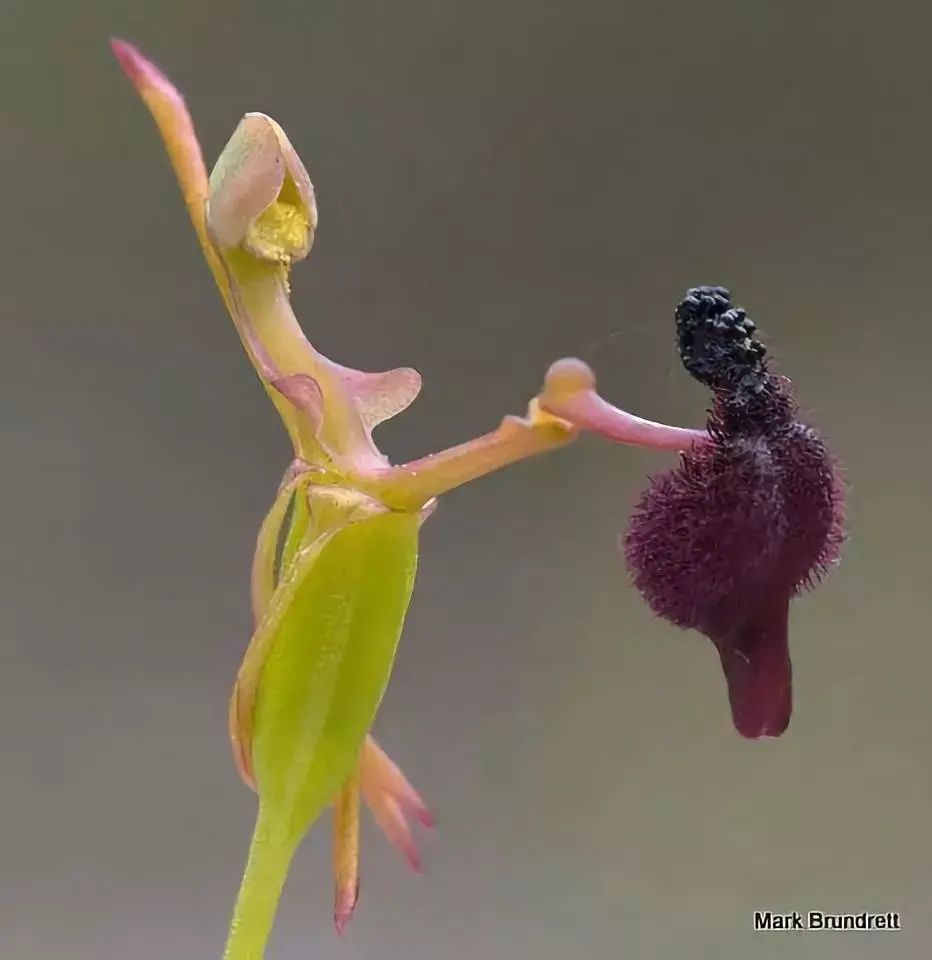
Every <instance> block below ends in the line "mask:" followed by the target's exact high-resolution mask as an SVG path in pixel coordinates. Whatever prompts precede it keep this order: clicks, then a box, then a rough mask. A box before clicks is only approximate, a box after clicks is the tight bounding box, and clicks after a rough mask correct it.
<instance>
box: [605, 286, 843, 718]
mask: <svg viewBox="0 0 932 960" xmlns="http://www.w3.org/2000/svg"><path fill="white" fill-rule="evenodd" d="M675 316H676V330H677V346H678V350H679V354H680V357H681V359H682V361H683V365H684V366H685V368H686V370H687V371H688V372H689V373H690V374H691V375H692V376H693V377H695V378H696V379H697V380H699V381H700V382H701V383H703V384H705V385H706V386H708V387H709V388H710V389H711V391H712V405H711V409H710V410H709V414H708V421H707V430H708V440H704V441H701V442H698V443H696V444H694V445H693V446H692V448H691V449H689V450H688V451H686V452H685V453H683V454H682V455H681V457H680V462H679V464H678V466H677V467H675V468H674V469H673V470H670V471H668V472H666V473H661V474H659V475H658V476H655V477H653V478H652V480H651V482H650V485H649V486H648V488H647V490H646V491H645V492H644V494H643V495H642V497H641V499H640V501H639V503H638V504H637V506H636V507H635V509H634V511H633V513H632V515H631V518H630V522H629V526H628V531H627V533H626V534H625V536H624V540H623V546H624V552H625V557H626V559H627V562H628V566H629V568H630V570H631V572H632V574H633V577H634V583H635V585H636V587H637V588H638V590H640V592H641V593H642V594H643V596H644V598H645V599H646V600H647V602H648V604H649V605H650V607H651V608H652V610H653V611H654V612H655V613H656V614H657V615H658V616H661V617H664V618H665V619H667V620H669V621H671V622H672V623H674V624H676V625H677V626H679V627H683V628H690V629H694V630H698V631H699V632H700V633H703V634H705V635H706V636H707V637H709V638H710V639H711V640H712V642H713V643H714V644H715V646H716V648H717V650H718V653H719V656H720V658H721V663H722V668H723V670H724V672H725V678H726V681H727V685H728V694H729V700H730V703H731V710H732V717H733V720H734V724H735V727H736V728H737V730H738V732H739V733H741V734H742V735H744V736H746V737H761V736H771V737H775V736H779V735H780V734H782V733H783V732H784V730H786V728H787V725H788V724H789V721H790V715H791V712H792V668H791V664H790V653H789V638H788V613H789V603H790V599H791V598H792V597H793V596H795V595H796V594H798V593H799V592H800V591H801V590H804V589H806V588H808V587H812V586H814V585H816V584H817V583H818V582H819V581H820V580H821V579H822V577H823V576H824V574H825V573H826V571H827V570H828V569H829V568H830V567H831V566H832V565H833V564H834V563H835V562H836V561H837V560H838V558H839V554H840V549H841V545H842V542H843V540H844V484H843V482H842V479H841V474H840V470H839V466H838V463H837V462H836V460H835V459H834V457H833V456H832V454H831V453H830V452H829V450H828V448H827V446H826V444H825V442H824V441H823V440H822V438H821V437H820V435H819V434H818V433H817V431H816V430H814V429H813V428H812V427H810V426H807V425H805V424H803V423H801V422H799V420H798V419H797V404H796V400H795V397H794V394H793V388H792V385H791V383H790V381H789V380H788V379H787V378H786V377H783V376H780V375H778V374H777V373H775V372H773V371H772V370H771V369H770V364H769V362H768V359H767V355H766V349H765V347H764V345H763V344H762V343H761V342H760V341H759V340H758V339H757V337H756V327H755V324H754V323H753V321H751V320H750V319H749V318H748V317H747V315H746V313H745V311H744V310H742V309H741V308H739V307H734V306H732V304H731V296H730V294H729V292H728V291H727V290H726V289H725V288H723V287H696V288H694V289H692V290H690V291H689V292H688V293H687V295H686V297H685V299H684V300H683V301H682V302H681V303H680V304H679V306H678V307H677V309H676V314H675Z"/></svg>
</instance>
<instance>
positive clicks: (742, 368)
mask: <svg viewBox="0 0 932 960" xmlns="http://www.w3.org/2000/svg"><path fill="white" fill-rule="evenodd" d="M756 332H757V327H756V326H755V324H754V321H753V320H751V319H750V317H748V315H747V314H746V313H745V311H744V310H743V309H742V308H741V307H733V306H732V305H731V294H730V293H729V292H728V290H726V289H725V287H693V288H692V289H691V290H689V291H687V293H686V296H685V298H684V299H683V300H681V301H680V304H679V306H678V307H677V308H676V340H677V346H678V348H679V352H680V357H681V358H682V361H683V366H685V367H686V369H687V370H688V371H689V373H690V374H692V376H694V377H695V378H696V379H697V380H698V381H699V382H700V383H704V384H705V385H706V386H709V387H712V388H713V389H716V390H727V391H731V392H736V393H745V394H752V395H753V394H755V393H759V392H760V391H761V390H762V389H763V386H764V383H765V381H766V363H765V360H764V357H765V354H766V350H765V348H764V345H763V344H762V343H761V342H760V340H757V339H756V338H755V336H754V335H755V333H756Z"/></svg>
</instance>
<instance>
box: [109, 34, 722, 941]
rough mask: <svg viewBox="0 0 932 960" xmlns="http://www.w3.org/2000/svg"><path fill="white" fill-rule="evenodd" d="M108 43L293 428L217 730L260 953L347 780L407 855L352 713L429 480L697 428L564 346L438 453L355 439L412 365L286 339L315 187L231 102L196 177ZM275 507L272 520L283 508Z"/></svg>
mask: <svg viewBox="0 0 932 960" xmlns="http://www.w3.org/2000/svg"><path fill="white" fill-rule="evenodd" d="M113 48H114V51H115V53H116V55H117V57H118V59H119V61H120V63H121V65H122V67H123V69H124V71H125V72H126V74H127V75H128V77H129V78H130V80H131V81H132V83H133V85H134V86H135V88H136V90H137V91H138V93H139V94H140V96H141V97H142V99H143V100H144V102H145V104H146V106H147V107H148V108H149V110H150V112H151V113H152V115H153V118H154V119H155V121H156V124H157V126H158V129H159V132H160V134H161V136H162V139H163V141H164V144H165V147H166V149H167V151H168V155H169V158H170V160H171V163H172V166H173V167H174V170H175V174H176V176H177V178H178V182H179V184H180V186H181V191H182V195H183V197H184V200H185V204H186V206H187V209H188V212H189V214H190V217H191V221H192V223H193V225H194V229H195V231H196V233H197V236H198V239H199V241H200V245H201V248H202V249H203V252H204V255H205V257H206V259H207V262H208V264H209V266H210V269H211V271H212V273H213V275H214V278H215V280H216V282H217V285H218V287H219V289H220V292H221V294H222V296H223V299H224V301H225V303H226V306H227V308H228V310H229V313H230V315H231V317H232V319H233V322H234V325H235V327H236V330H237V333H238V334H239V337H240V339H241V341H242V343H243V346H244V348H245V350H246V353H247V354H248V356H249V358H250V360H251V361H252V363H253V366H254V368H255V370H256V372H257V373H258V376H259V379H260V380H261V382H262V385H263V387H264V388H265V390H266V392H267V393H268V395H269V397H270V398H271V400H272V402H273V403H274V405H275V407H276V409H277V410H278V412H279V415H280V416H281V419H282V422H283V424H284V426H285V429H286V430H287V432H288V435H289V437H290V439H291V441H292V444H293V447H294V459H293V460H292V462H291V464H290V465H289V466H288V468H287V470H286V471H285V474H284V477H283V479H282V482H281V486H280V488H279V490H278V494H277V496H276V497H275V500H274V502H273V504H272V506H271V509H270V511H269V513H268V515H267V516H266V518H265V520H264V521H263V523H262V526H261V529H260V532H259V537H258V541H257V544H256V551H255V556H254V559H253V565H252V576H251V593H252V607H253V616H254V633H253V636H252V639H251V641H250V643H249V645H248V648H247V650H246V653H245V656H244V658H243V662H242V665H241V667H240V670H239V672H238V674H237V677H236V682H235V685H234V690H233V695H232V697H231V700H230V737H231V742H232V746H233V754H234V759H235V761H236V765H237V768H238V770H239V773H240V775H241V777H242V779H243V780H244V781H245V782H246V783H247V784H248V785H249V786H250V787H252V788H253V789H254V790H255V791H256V793H257V795H258V813H257V819H256V825H255V832H254V835H253V840H252V845H251V847H250V850H249V857H248V861H247V865H246V870H245V874H244V877H243V881H242V886H241V888H240V893H239V897H238V899H237V903H236V907H235V910H234V915H233V921H232V924H231V927H230V935H229V940H228V943H227V947H226V952H225V954H224V957H225V960H260V958H261V957H262V955H263V952H264V949H265V945H266V942H267V940H268V937H269V934H270V931H271V928H272V924H273V921H274V916H275V911H276V906H277V903H278V899H279V895H280V893H281V890H282V887H283V885H284V882H285V879H286V876H287V873H288V869H289V865H290V862H291V859H292V857H293V855H294V853H295V851H296V849H297V847H298V845H299V844H300V842H301V839H302V838H303V836H304V835H305V833H306V832H307V830H308V828H309V827H310V826H311V824H312V823H313V822H314V821H315V820H316V819H317V818H318V816H319V815H320V814H321V813H322V812H323V811H324V810H325V808H326V807H328V806H330V805H333V807H334V877H335V910H334V916H335V922H336V925H337V928H338V929H339V930H342V928H343V926H344V925H345V923H346V921H347V920H348V919H349V917H350V915H351V914H352V911H353V908H354V906H355V903H356V898H357V893H358V862H359V806H360V797H362V799H363V800H365V802H366V804H367V805H368V806H369V808H370V809H371V810H372V812H373V815H374V816H375V818H376V821H377V822H378V823H379V825H380V826H381V828H382V829H383V831H384V832H385V833H386V835H387V836H388V837H389V839H390V840H391V841H392V843H393V844H394V845H395V846H397V847H398V848H399V849H400V850H401V851H402V852H403V853H404V855H405V856H406V858H407V860H408V862H409V863H410V864H411V866H412V867H414V868H415V869H418V867H419V859H418V853H417V848H416V846H415V843H414V840H413V835H412V831H411V826H410V821H411V820H414V821H417V822H419V823H421V824H422V825H424V826H430V824H431V818H430V814H429V813H428V812H427V809H426V807H425V806H424V803H423V801H422V800H421V798H420V797H419V796H418V794H417V793H416V791H415V790H414V789H413V788H412V787H411V785H410V784H409V783H408V781H407V780H406V779H405V777H404V776H403V774H402V773H401V771H400V770H399V769H398V768H397V767H396V766H395V764H394V763H393V762H392V761H391V760H390V759H389V758H388V757H387V756H386V755H385V753H383V752H382V750H381V748H380V747H379V746H378V745H377V744H376V743H375V742H374V741H373V740H372V738H371V736H370V735H369V731H370V729H371V727H372V723H373V721H374V719H375V715H376V711H377V709H378V707H379V703H380V701H381V699H382V695H383V693H384V691H385V688H386V685H387V683H388V679H389V675H390V673H391V668H392V663H393V660H394V657H395V651H396V648H397V645H398V640H399V637H400V634H401V631H402V626H403V623H404V618H405V613H406V610H407V607H408V602H409V600H410V597H411V591H412V587H413V583H414V576H415V571H416V567H417V555H418V533H419V529H420V526H421V524H422V523H423V522H424V520H425V519H426V518H427V517H428V516H429V515H430V513H431V512H432V510H433V509H434V506H435V503H436V498H437V497H438V496H440V495H441V494H443V493H445V492H446V491H448V490H451V489H453V488H454V487H457V486H460V485H461V484H464V483H466V482H468V481H470V480H474V479H477V478H478V477H481V476H484V475H485V474H488V473H491V472H493V471H495V470H498V469H499V468H501V467H504V466H506V465H508V464H510V463H514V462H516V461H519V460H522V459H525V458H527V457H530V456H534V455H536V454H540V453H544V452H547V451H550V450H555V449H557V448H559V447H562V446H565V445H566V444H568V443H569V442H571V441H572V440H573V439H574V438H575V437H576V436H577V435H578V434H579V432H580V431H582V430H586V429H590V430H595V431H597V432H599V433H602V434H603V435H605V436H607V437H609V438H611V439H614V440H617V441H619V442H623V443H637V444H641V445H645V446H652V447H658V448H663V449H669V450H682V449H686V448H688V447H690V446H691V445H692V444H693V443H694V442H695V441H696V440H701V439H702V438H703V437H704V436H705V434H703V433H700V432H697V431H693V430H684V429H680V428H676V427H668V426H665V425H662V424H656V423H652V422H650V421H646V420H641V419H640V418H637V417H633V416H631V415H630V414H627V413H625V412H624V411H621V410H618V409H617V408H615V407H613V406H611V405H610V404H608V403H607V402H605V401H604V400H602V399H601V398H600V397H599V396H598V394H597V393H596V389H595V379H594V377H593V375H592V372H591V371H590V370H589V368H588V367H586V365H585V364H583V363H582V362H581V361H578V360H562V361H559V362H557V363H556V364H554V365H553V366H552V367H551V369H550V371H548V373H547V376H546V378H545V381H544V386H543V389H542V390H541V393H540V394H539V396H537V397H536V398H534V399H533V400H532V401H531V402H530V404H529V407H528V412H527V415H526V416H523V417H516V416H509V417H506V418H505V419H504V420H503V421H502V423H501V425H500V426H499V427H498V429H496V430H494V431H492V432H491V433H488V434H486V435H484V436H481V437H478V438H476V439H474V440H472V441H469V442H467V443H464V444H460V445H459V446H454V447H451V448H450V449H448V450H445V451H443V452H441V453H437V454H434V455H432V456H429V457H425V458H423V459H421V460H416V461H414V462H411V463H407V464H403V465H400V466H395V465H392V464H391V463H390V462H389V461H388V459H387V458H386V457H385V456H384V454H382V453H381V451H380V450H379V449H378V447H377V446H376V444H375V443H374V441H373V439H372V430H373V428H374V427H376V426H377V425H378V424H379V423H381V422H383V421H384V420H387V419H388V418H389V417H393V416H395V415H396V414H398V413H400V412H401V411H403V410H404V409H405V408H406V407H407V406H408V405H409V404H410V403H411V402H412V401H413V400H414V399H415V397H416V396H417V394H418V391H419V389H420V384H421V379H420V376H419V374H418V373H417V372H416V371H414V370H411V369H408V368H400V369H395V370H389V371H386V372H383V373H366V372H363V371H359V370H354V369H351V368H349V367H344V366H341V365H340V364H338V363H335V362H334V361H332V360H329V359H328V358H327V357H325V356H323V355H322V354H321V353H319V352H318V351H317V350H316V349H315V348H314V347H313V346H312V344H311V343H310V342H309V341H308V340H307V339H306V337H305V336H304V333H303V332H302V330H301V327H300V326H299V324H298V322H297V320H296V318H295V315H294V313H293V312H292V308H291V303H290V300H289V283H288V278H289V272H290V269H291V266H292V264H293V263H294V262H296V261H298V260H301V259H303V258H304V257H306V256H307V255H308V253H309V252H310V249H311V246H312V244H313V241H314V234H315V230H316V227H317V207H316V202H315V197H314V190H313V187H312V186H311V181H310V178H309V177H308V174H307V171H306V170H305V167H304V165H303V164H302V162H301V160H300V158H299V157H298V155H297V153H296V152H295V150H294V148H293V147H292V145H291V143H290V142H289V140H288V137H287V136H286V135H285V133H284V131H283V130H282V129H281V127H280V126H279V125H278V124H277V123H276V122H275V121H274V120H272V119H271V118H269V117H267V116H265V115H263V114H260V113H250V114H247V115H246V116H245V117H244V118H243V119H242V121H241V122H240V124H239V126H238V127H237V128H236V130H235V132H234V133H233V136H232V137H231V138H230V141H229V143H228V144H227V145H226V147H225V148H224V150H223V152H222V153H221V155H220V158H219V160H218V161H217V164H216V166H215V167H214V169H213V172H212V173H211V175H210V177H209V178H208V176H207V172H206V168H205V166H204V162H203V159H202V156H201V150H200V146H199V145H198V141H197V138H196V135H195V133H194V128H193V125H192V123H191V119H190V117H189V115H188V112H187V110H186V108H185V105H184V101H183V100H182V98H181V96H180V95H179V93H178V92H177V90H176V89H175V88H174V86H173V85H172V84H171V83H170V81H169V80H168V79H167V78H166V77H165V76H164V75H163V74H162V73H161V71H159V70H158V68H157V67H155V66H154V65H153V64H152V63H150V62H149V61H148V60H146V59H145V58H144V57H143V56H142V55H141V54H140V53H139V52H138V51H137V50H136V49H135V48H133V47H132V46H130V45H129V44H127V43H124V42H122V41H114V42H113ZM286 519H287V525H286Z"/></svg>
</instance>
